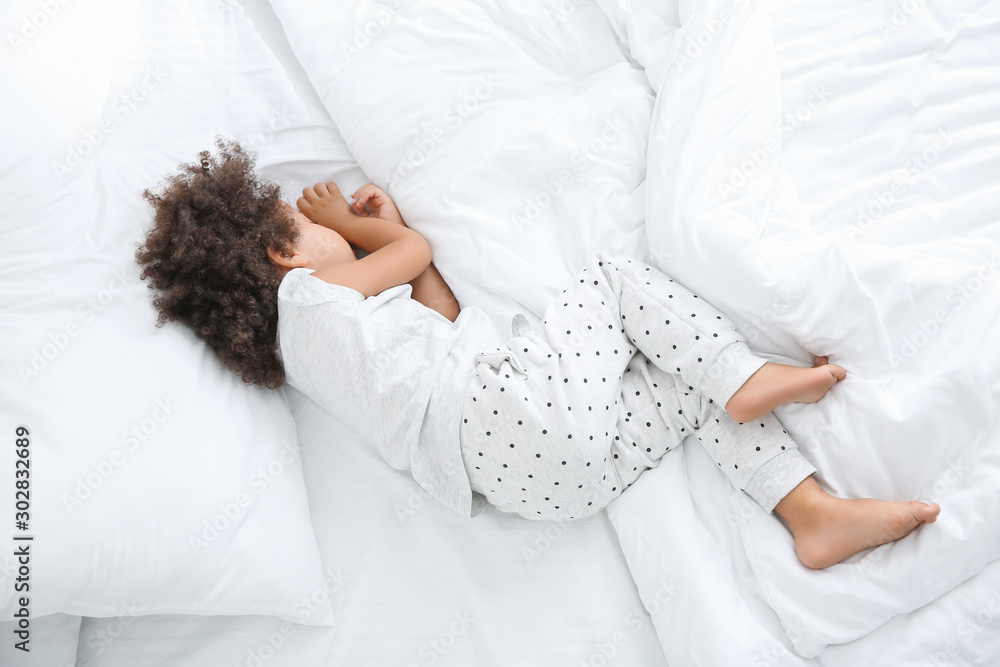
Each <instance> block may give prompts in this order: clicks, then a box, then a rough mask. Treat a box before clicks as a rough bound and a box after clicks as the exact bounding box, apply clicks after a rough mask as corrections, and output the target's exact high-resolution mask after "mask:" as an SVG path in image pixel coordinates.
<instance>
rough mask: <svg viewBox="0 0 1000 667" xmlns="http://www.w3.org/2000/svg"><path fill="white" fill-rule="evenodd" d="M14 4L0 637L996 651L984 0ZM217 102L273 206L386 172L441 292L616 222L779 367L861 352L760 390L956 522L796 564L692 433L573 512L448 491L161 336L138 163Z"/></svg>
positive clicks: (236, 643)
mask: <svg viewBox="0 0 1000 667" xmlns="http://www.w3.org/2000/svg"><path fill="white" fill-rule="evenodd" d="M0 16H2V19H0V21H2V23H0V25H2V27H3V28H4V30H3V31H2V32H3V34H4V35H5V37H6V39H7V42H8V47H9V48H7V49H6V50H5V52H4V55H3V57H2V59H0V72H2V77H3V89H4V91H5V95H6V97H5V99H7V100H8V103H7V104H5V105H3V114H4V117H3V120H4V123H3V129H2V132H3V146H4V150H3V153H2V156H3V157H2V163H0V164H2V167H3V178H2V180H0V193H2V201H3V202H4V206H5V213H4V215H3V216H2V218H0V220H2V223H0V248H2V250H3V257H4V261H3V263H2V264H0V272H2V276H3V280H0V304H2V306H3V308H2V309H0V335H2V336H3V339H2V341H3V343H5V344H4V345H2V346H0V350H2V351H0V354H2V355H3V369H4V371H5V378H4V381H3V383H2V384H0V393H2V405H3V429H4V431H3V433H4V437H6V438H7V442H6V444H5V445H4V446H3V447H2V448H0V451H2V452H3V454H2V455H0V462H2V464H3V470H4V471H5V472H4V473H3V475H4V480H3V482H2V484H4V485H6V486H5V489H7V490H6V491H5V496H4V497H6V498H10V499H12V500H8V501H5V502H8V503H9V505H7V507H6V509H4V512H5V516H8V517H9V519H8V524H7V525H9V526H10V530H9V535H10V538H13V539H10V540H9V542H8V545H9V548H7V549H5V550H4V556H2V557H0V603H2V606H3V621H2V622H0V624H2V629H3V632H2V636H3V637H4V639H3V641H2V642H0V664H3V665H7V664H12V665H45V666H61V665H78V666H80V667H112V666H115V665H130V666H132V665H142V666H143V667H146V666H150V667H153V666H163V667H167V666H173V665H184V666H188V665H195V666H197V665H213V666H215V665H247V666H248V667H251V666H254V667H260V666H261V665H267V666H268V667H276V666H277V667H280V666H282V665H288V666H295V667H309V666H313V665H315V666H320V665H324V666H325V665H331V666H332V665H338V666H339V665H345V666H351V667H353V666H355V665H371V666H375V665H378V666H383V665H401V666H410V665H421V666H422V665H432V664H437V665H470V664H474V665H546V666H549V665H565V666H567V667H569V666H574V667H576V666H578V665H593V666H595V667H599V666H601V665H641V666H644V667H647V666H649V667H651V666H653V665H671V666H674V667H677V666H681V667H686V666H687V665H724V666H729V665H750V666H752V667H757V666H771V665H816V666H820V667H846V666H853V665H914V666H923V665H935V666H938V665H995V664H997V663H998V661H1000V568H998V566H997V559H998V557H1000V540H998V536H1000V530H998V526H1000V454H998V452H1000V449H998V445H1000V442H998V438H1000V430H998V425H997V421H996V415H997V414H998V412H1000V410H998V407H1000V406H998V405H997V403H998V396H1000V387H998V382H1000V380H997V378H998V377H1000V373H998V372H997V371H998V370H1000V358H998V355H1000V353H998V351H997V346H996V345H995V341H996V340H997V334H1000V324H998V318H997V316H996V313H997V312H998V306H1000V281H995V280H993V278H994V277H995V276H996V275H997V272H998V270H1000V225H998V217H997V213H996V211H997V210H1000V186H998V183H1000V121H998V120H997V115H996V109H997V108H1000V76H998V75H1000V66H998V65H997V62H996V53H997V51H998V48H1000V11H998V9H997V7H996V6H994V5H991V4H990V3H987V2H982V1H981V0H976V1H972V0H970V1H969V2H956V3H951V4H950V5H949V6H948V7H947V8H946V9H945V8H938V7H934V6H931V5H928V4H926V3H920V2H916V1H914V2H909V1H907V2H869V3H863V4H862V3H855V4H848V5H844V4H843V3H834V2H828V1H825V0H824V1H821V2H816V3H810V4H809V5H808V6H805V5H802V4H801V3H792V2H790V1H789V0H771V1H770V2H750V1H749V0H734V1H732V2H721V1H715V0H711V1H701V0H699V1H698V2H688V1H686V0H685V1H682V2H680V3H670V2H666V3H653V2H642V1H640V0H597V1H593V2H592V1H589V0H588V1H585V0H545V1H542V2H511V3H493V2H489V1H487V0H477V1H475V2H463V3H456V2H451V1H450V0H436V1H435V0H425V1H423V2H409V1H406V0H386V1H385V2H375V1H374V0H352V1H350V2H348V1H345V2H341V3H337V4H336V5H335V6H333V7H330V6H327V3H322V4H321V3H318V2H293V1H291V0H271V2H270V3H267V2H264V1H263V0H253V1H250V0H247V1H246V2H242V3H241V2H236V1H235V0H216V1H213V2H207V1H206V2H196V1H194V0H183V1H179V2H176V3H172V4H171V6H170V8H169V9H168V8H166V7H160V6H155V7H154V6H148V7H146V6H140V5H138V4H135V3H127V2H124V1H122V0H94V1H93V2H91V3H87V4H86V5H83V4H73V3H60V2H50V3H47V2H15V3H8V5H7V6H5V7H4V8H3V9H0ZM12 101H15V102H12ZM219 133H222V134H224V135H225V136H229V137H233V138H236V139H238V140H240V141H241V142H242V143H243V144H244V145H245V146H248V147H251V148H253V149H254V150H256V151H257V153H258V155H259V161H258V164H259V167H260V170H261V171H262V173H264V174H265V175H267V176H269V177H271V178H274V179H276V180H278V181H279V182H280V183H281V184H282V185H283V188H284V194H285V196H286V197H287V198H288V199H289V200H291V201H294V199H295V197H296V194H295V193H296V192H297V191H298V190H300V189H301V187H303V186H304V185H307V184H311V183H313V182H315V181H317V180H335V181H337V182H338V183H339V184H340V185H341V188H342V189H343V190H344V191H345V192H346V191H353V188H355V187H357V186H359V185H361V184H363V183H366V182H369V181H371V182H374V183H376V184H377V185H379V186H381V187H383V188H384V189H385V190H386V191H387V192H388V193H389V194H390V195H391V196H392V197H393V199H394V200H395V201H396V203H397V205H398V206H399V209H400V211H401V212H402V214H403V216H404V218H405V219H406V220H407V222H408V224H410V225H411V226H412V227H414V228H415V229H417V230H418V231H420V232H421V233H422V234H424V235H425V236H426V237H427V238H428V240H429V241H430V242H431V245H432V248H433V250H434V253H435V262H436V264H437V265H438V267H439V269H440V270H441V272H442V274H443V275H444V277H445V278H446V279H447V280H448V282H449V284H451V285H452V287H453V289H454V291H455V293H456V295H457V297H458V299H459V301H460V303H462V304H463V305H476V306H479V307H482V308H484V309H487V310H504V311H511V310H515V311H517V312H521V313H523V314H524V315H525V316H526V317H528V318H529V319H537V317H538V316H539V314H540V312H541V310H542V309H543V308H544V306H545V304H546V303H547V302H548V300H549V299H550V298H551V297H552V296H554V295H555V294H556V293H557V292H558V291H559V290H560V289H561V286H562V285H563V284H564V283H565V282H566V281H567V279H568V278H569V277H570V276H571V275H572V274H573V273H574V272H575V271H576V270H577V269H578V268H579V267H580V266H582V265H583V263H584V262H585V261H586V259H587V258H588V257H589V256H590V255H591V254H592V253H593V252H594V251H596V250H599V249H600V250H605V251H608V252H612V253H617V254H625V255H630V256H634V257H638V258H640V259H643V260H646V261H650V262H652V263H655V264H658V265H659V266H661V268H663V269H664V270H666V271H667V272H668V273H670V274H671V275H673V276H674V277H676V278H677V279H679V280H681V281H682V282H685V283H686V284H688V285H689V286H690V287H692V288H693V289H695V290H696V291H697V292H698V293H699V294H703V295H704V296H705V297H706V298H708V299H710V300H711V301H712V302H713V303H715V304H716V305H717V306H718V307H719V308H720V309H721V310H723V311H725V312H726V313H727V314H728V315H729V316H730V317H732V318H733V320H734V321H735V322H736V323H737V325H738V326H739V327H740V329H741V331H743V332H744V334H745V335H746V336H747V338H748V340H749V342H750V344H751V346H752V347H753V348H754V349H755V350H756V351H757V352H759V353H760V354H762V355H764V356H766V357H768V358H770V359H772V360H776V361H783V362H786V363H806V362H807V360H808V359H809V355H811V354H829V355H830V357H831V360H832V361H834V362H836V363H840V364H842V365H843V366H845V367H846V368H847V369H848V371H849V373H850V376H849V378H848V380H847V381H845V382H844V383H842V384H841V385H839V386H838V387H836V388H835V389H834V390H833V391H832V392H831V393H830V395H829V396H827V398H825V399H824V400H823V401H822V402H821V403H819V404H816V405H810V406H798V405H797V406H787V407H785V408H782V409H780V410H779V411H778V413H777V414H778V416H779V418H780V419H781V420H782V422H783V424H784V425H785V426H786V428H788V430H789V432H790V433H791V434H792V435H793V436H794V437H795V438H796V440H797V441H798V442H799V443H800V445H801V446H802V448H803V450H805V452H806V453H807V455H808V456H809V457H810V459H811V460H813V461H814V463H815V464H816V465H817V467H818V468H819V469H820V471H821V474H820V479H821V481H822V482H823V483H824V484H825V485H826V487H827V488H828V489H830V490H831V491H832V492H834V493H837V494H841V495H850V496H876V497H883V498H890V499H908V498H918V499H921V500H926V501H934V502H938V503H940V505H941V507H942V514H941V518H940V519H939V520H938V522H937V523H936V524H933V525H928V526H924V527H921V528H920V529H918V530H917V531H916V533H915V534H914V535H913V536H911V537H909V538H907V539H906V540H904V541H902V542H899V543H897V544H893V545H887V546H885V547H881V548H879V549H875V550H872V551H869V552H864V553H862V554H859V555H858V556H856V557H853V558H852V559H849V560H848V561H847V562H845V563H843V564H839V565H836V566H834V567H831V568H828V569H827V570H824V571H821V572H815V571H809V570H806V569H805V568H803V567H801V566H800V565H799V564H798V562H797V561H796V560H795V556H794V553H793V552H792V550H791V543H790V538H789V537H788V535H787V532H786V531H785V529H784V527H783V526H782V525H781V524H780V522H779V520H778V519H776V518H775V517H773V516H766V515H763V513H762V512H760V511H759V510H755V508H754V506H753V505H752V504H751V503H750V502H749V501H748V499H746V498H744V497H743V496H742V494H740V493H739V492H737V491H734V490H733V489H731V488H730V487H728V485H727V483H726V481H725V479H724V478H723V476H722V474H721V473H720V472H719V471H718V470H716V469H715V468H714V467H713V465H714V464H713V462H712V461H711V460H709V459H708V457H707V456H706V455H705V453H704V451H703V450H701V449H700V448H699V447H698V446H697V444H696V443H688V444H686V445H685V446H684V447H683V448H681V449H680V450H678V451H675V452H671V453H670V454H669V455H668V456H667V457H665V458H664V459H663V461H662V462H661V463H660V465H659V466H657V467H656V468H655V469H653V470H651V471H649V472H647V473H646V474H644V475H643V476H642V477H641V478H640V480H639V482H637V483H636V484H635V485H633V486H632V487H631V488H630V489H629V490H628V492H627V493H625V494H624V495H623V496H622V497H621V498H620V499H618V500H617V501H615V503H613V504H612V506H610V507H609V508H608V510H607V511H606V512H603V513H601V514H599V515H597V516H594V517H591V518H588V519H585V520H580V521H573V522H567V523H553V522H531V521H527V520H523V519H520V518H519V517H514V516H505V515H501V514H500V513H498V512H495V511H492V510H489V511H487V512H486V513H484V514H483V515H481V516H479V517H477V518H475V519H465V518H463V517H461V516H459V515H457V514H455V513H454V512H452V511H450V510H448V509H447V508H445V507H443V506H440V505H438V504H436V502H435V501H434V500H433V499H432V498H431V497H430V496H429V495H428V494H427V493H426V492H424V491H423V490H422V489H421V488H420V487H419V485H417V484H416V483H415V482H414V481H413V480H412V479H411V478H410V476H409V475H408V474H407V473H406V472H405V471H399V470H395V469H392V468H390V467H389V466H388V465H386V463H385V462H384V461H383V460H382V459H381V458H380V456H379V455H378V452H377V450H376V449H375V448H374V446H373V445H372V444H371V443H368V442H366V441H365V440H364V439H362V438H361V437H360V436H358V435H357V434H356V433H353V432H351V430H350V429H349V428H348V427H347V426H345V425H344V424H342V423H340V422H338V421H337V420H336V419H335V418H334V417H332V416H331V415H329V414H327V413H326V412H324V411H323V410H322V409H320V408H319V407H318V406H316V405H315V404H314V403H312V402H311V401H310V400H308V399H307V398H305V397H304V396H303V395H301V394H300V393H298V392H297V391H295V390H294V389H292V388H285V389H283V390H281V391H278V392H262V391H259V390H257V389H253V388H249V387H245V386H243V385H242V383H240V382H239V380H238V379H237V378H235V377H234V376H232V374H230V373H228V372H227V371H225V369H224V368H222V366H221V364H220V363H219V362H218V361H217V360H216V359H215V358H214V357H213V356H212V355H211V353H209V352H208V350H206V349H205V348H204V346H203V345H202V344H201V343H200V342H198V341H197V340H196V339H195V338H194V337H193V336H191V335H190V334H189V333H188V332H186V331H183V330H181V329H179V328H176V327H172V326H165V327H163V328H161V329H157V328H156V327H154V322H155V319H156V316H155V311H154V310H153V308H152V306H151V304H150V302H149V295H148V293H147V289H146V288H145V285H144V284H143V283H142V282H141V281H140V280H139V278H138V269H137V267H136V266H135V265H134V261H133V260H132V254H133V252H134V249H135V243H136V241H138V240H139V239H140V238H141V236H142V233H143V230H144V229H145V228H146V227H147V226H148V224H149V223H150V220H151V211H150V210H149V209H148V207H147V206H146V205H145V203H144V202H143V201H142V199H141V197H140V193H141V192H142V190H143V189H144V188H146V187H153V186H155V185H156V183H157V182H158V180H159V179H160V178H161V177H162V176H163V175H164V174H166V173H168V172H170V171H172V170H173V169H174V168H175V167H176V165H177V164H178V163H179V162H182V161H190V160H193V159H194V158H195V156H196V155H197V152H198V151H200V150H205V149H210V148H211V146H212V142H213V140H214V138H215V136H217V135H218V134H219ZM19 427H20V430H18V429H19ZM18 461H22V462H23V461H27V463H20V464H19V463H18ZM17 470H27V471H28V472H27V473H25V474H24V475H21V476H18V475H16V471H17ZM24 480H27V481H26V483H24V484H21V485H20V486H18V482H19V481H24ZM19 490H20V491H29V492H30V494H25V495H27V496H28V497H27V498H24V497H22V498H18V497H17V496H16V495H15V494H16V492H17V491H19ZM18 500H23V501H24V502H25V503H26V504H24V505H22V506H18V505H17V504H16V502H17V501H18ZM16 512H23V513H24V514H23V515H16V514H15V513H16ZM18 521H23V522H24V523H23V524H18V523H17V522H18ZM4 539H9V538H8V536H7V535H5V536H4ZM25 550H27V552H26V551H25ZM18 554H22V555H21V556H19V555H18ZM24 568H27V570H26V571H25V570H24ZM18 585H27V586H30V589H29V590H28V591H27V592H25V591H24V590H21V589H18V588H17V586H18ZM26 596H27V597H29V599H28V600H22V599H21V598H22V597H26ZM19 632H20V633H21V634H18V633H19ZM25 640H27V641H28V644H22V647H24V648H29V647H30V649H31V650H30V652H25V651H23V650H19V648H18V646H17V645H18V642H23V641H25Z"/></svg>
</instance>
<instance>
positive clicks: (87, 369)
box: [0, 2, 336, 641]
mask: <svg viewBox="0 0 1000 667" xmlns="http://www.w3.org/2000/svg"><path fill="white" fill-rule="evenodd" d="M28 4H29V5H30V3H28ZM122 9H123V11H127V12H128V13H129V14H130V16H128V17H127V19H128V21H130V22H131V23H130V26H129V31H126V32H128V33H129V34H131V32H135V33H139V34H142V35H144V38H143V40H142V41H141V42H131V41H129V39H127V38H123V39H122V41H121V42H120V43H118V45H117V48H116V49H111V50H101V49H97V50H95V51H94V52H92V51H90V50H89V49H76V48H75V47H74V45H75V44H78V43H79V42H80V41H81V40H83V41H87V43H90V42H93V43H95V44H97V43H100V44H103V43H110V42H114V41H116V40H117V37H118V32H116V31H120V26H117V25H116V24H115V23H114V22H108V21H105V19H104V18H101V17H102V16H104V15H103V14H102V13H101V12H95V11H93V10H92V9H90V8H86V11H84V8H76V7H75V6H73V5H69V6H66V7H63V8H61V9H60V12H61V15H60V16H59V18H60V21H58V22H57V21H53V22H52V23H51V25H50V26H48V27H47V28H46V30H45V31H42V32H40V33H39V35H38V36H37V38H35V39H33V40H32V41H31V43H30V45H29V46H26V47H25V50H24V52H23V53H22V54H21V55H20V60H19V61H18V65H19V67H20V68H22V69H16V70H12V71H13V72H15V74H16V75H15V74H11V73H10V71H8V70H3V71H0V74H2V75H3V78H4V80H3V81H2V83H3V84H4V89H5V90H6V91H7V93H8V94H9V95H10V96H11V97H12V99H13V98H15V97H16V98H17V99H21V100H24V104H23V105H17V109H14V110H12V115H13V118H11V122H9V123H6V122H5V123H4V126H3V128H2V129H0V132H2V136H0V143H2V144H3V145H4V146H5V147H6V148H5V150H4V152H3V154H2V163H0V171H2V172H3V173H4V178H3V179H2V180H0V200H2V201H3V202H4V215H3V216H2V218H0V239H2V242H0V248H2V251H3V261H2V262H0V305H2V307H0V368H3V370H4V378H3V381H2V382H0V405H2V406H3V409H2V419H0V434H2V436H0V442H2V446H0V470H2V471H3V473H2V475H0V496H2V497H3V498H5V499H6V500H5V501H4V503H5V504H4V505H3V506H2V507H3V510H2V511H3V515H4V516H5V517H6V518H5V524H4V525H5V528H4V530H3V532H2V536H3V537H2V539H3V542H2V544H3V552H2V555H0V614H2V615H3V618H6V619H9V618H12V615H13V614H14V613H15V612H16V611H17V610H18V609H20V608H21V607H22V606H24V605H22V601H21V599H20V598H22V597H25V598H27V600H26V602H27V603H28V604H27V607H28V609H29V610H30V613H31V617H32V619H38V618H39V617H42V616H45V615H46V614H54V613H64V614H74V615H84V616H109V617H117V616H120V615H122V614H150V613H186V614H196V615H204V614H270V615H275V616H279V617H281V618H284V619H287V620H290V621H295V622H301V623H308V624H329V623H331V622H332V611H331V607H330V604H329V601H328V600H326V589H325V585H324V576H323V570H322V567H321V563H320V557H319V551H318V548H317V545H316V540H315V535H314V533H313V530H312V524H311V521H310V516H309V506H308V501H307V497H306V490H305V485H304V481H303V477H302V470H301V463H300V460H299V456H298V444H297V435H296V429H295V424H294V421H293V419H292V417H291V415H290V413H289V411H288V407H287V404H286V402H285V397H284V394H283V392H266V391H262V390H260V389H257V388H252V387H248V386H246V385H244V384H243V383H242V381H241V380H240V379H239V378H238V377H236V375H234V374H233V373H231V372H230V371H228V370H226V369H225V368H224V367H223V366H222V364H221V363H220V362H219V361H218V360H217V358H216V356H215V355H214V354H213V353H212V352H211V351H209V350H208V349H207V348H206V347H205V345H204V344H203V343H201V342H200V341H197V340H196V339H195V337H194V336H193V335H192V334H191V333H190V332H188V331H187V330H186V329H183V328H182V327H179V326H174V325H170V326H166V327H164V328H162V329H157V328H155V326H154V323H155V321H156V313H155V311H154V309H153V307H152V305H151V302H150V295H149V290H148V289H147V288H146V285H145V284H144V283H142V282H140V281H139V280H138V272H139V270H138V266H136V264H135V261H134V258H133V253H134V250H135V244H136V242H137V241H138V240H140V239H141V238H142V236H143V232H144V229H145V227H146V226H148V224H149V222H150V220H151V217H152V211H151V209H150V207H149V206H148V205H147V204H146V203H145V202H144V201H142V200H141V198H140V197H139V193H140V192H141V191H142V189H143V188H144V187H154V186H156V184H157V182H158V181H159V180H160V178H161V177H162V176H163V175H164V174H166V173H167V172H170V171H173V170H174V169H175V168H176V166H177V164H178V162H180V161H182V160H184V161H191V160H193V159H194V158H195V156H196V154H197V151H199V150H202V149H206V148H211V147H212V137H213V135H214V134H215V131H216V128H225V129H228V130H230V131H232V133H233V134H234V135H236V136H237V137H238V138H241V139H245V140H246V141H245V142H244V143H245V144H246V145H247V146H249V147H257V148H260V149H261V153H262V158H264V155H265V154H266V155H267V157H266V159H262V162H264V163H268V164H270V165H272V166H271V167H269V168H268V171H270V172H272V175H279V176H280V175H282V173H281V169H280V168H279V166H278V165H279V163H288V164H289V165H290V166H291V169H289V170H288V172H287V173H288V174H291V173H294V172H295V170H296V169H298V168H299V167H300V166H301V165H297V164H296V163H295V162H294V161H295V160H296V159H298V160H309V159H316V157H317V156H316V155H315V154H314V153H321V152H323V151H326V152H327V153H328V154H329V155H330V156H332V153H330V151H329V150H328V146H329V144H330V143H331V142H330V138H332V137H335V136H336V133H335V131H334V130H333V128H332V127H331V126H330V124H329V121H328V120H325V121H323V122H322V126H321V123H320V121H319V120H317V119H321V115H320V114H321V113H322V111H321V110H319V113H316V109H311V108H306V106H305V105H304V103H303V102H302V100H301V99H300V98H299V97H298V96H297V95H296V94H295V92H294V90H293V89H292V86H291V85H290V83H289V82H288V79H287V77H286V76H285V74H284V72H283V71H282V69H281V67H280V65H279V64H278V62H277V61H276V60H275V59H274V58H273V56H272V55H271V54H270V53H269V52H268V51H267V50H266V48H265V47H264V45H263V43H262V42H261V41H260V38H259V36H258V35H257V34H256V32H255V31H254V29H253V26H252V24H250V22H249V21H248V20H247V19H246V18H245V17H243V16H242V15H241V13H240V12H239V10H238V7H236V6H226V7H225V8H223V7H222V6H221V4H220V5H219V6H213V5H211V4H200V3H194V2H192V3H186V4H185V7H184V8H183V9H184V10H183V11H178V10H177V8H176V7H173V6H172V7H170V8H166V7H164V8H158V7H154V6H148V7H144V8H139V7H138V6H130V7H127V8H125V7H123V8H122ZM25 15H28V14H25ZM99 15H100V16H99ZM115 15H116V16H117V14H116V13H115ZM95 17H96V18H95ZM126 37H127V35H126ZM88 40H89V41H88ZM29 47H30V48H29ZM191 54H195V55H191ZM29 67H30V68H32V69H29ZM70 81H71V82H72V83H73V85H72V86H65V87H64V86H59V85H54V84H55V83H57V82H62V83H65V82H70ZM46 82H47V83H49V84H53V85H43V84H45V83H46ZM220 82H224V84H225V85H220ZM126 109H127V110H128V113H127V114H126V113H125V112H124V110H126ZM326 159H327V160H330V159H332V157H327V158H326ZM57 163H58V164H59V165H61V166H60V167H59V168H57V167H56V164H57ZM329 167H330V163H329V162H327V163H323V162H314V163H312V169H313V170H314V171H319V172H320V175H321V176H322V177H326V176H327V174H328V172H329ZM286 175H287V174H286ZM18 425H23V426H25V427H27V432H28V433H27V435H26V436H25V437H26V438H27V439H28V441H29V443H30V444H28V445H27V446H26V447H24V448H22V449H21V450H18V449H16V448H15V445H16V440H15V438H16V437H17V436H16V433H15V428H16V427H17V426H18ZM18 451H24V452H26V458H23V459H17V456H18V454H17V452H18ZM16 459H17V460H23V461H30V468H28V469H27V472H28V473H30V476H29V477H27V478H21V480H19V481H22V482H23V481H25V479H27V480H28V481H30V488H29V489H21V490H24V491H27V492H28V493H29V494H30V495H29V497H28V499H27V500H26V501H25V502H26V503H30V505H29V506H26V507H27V509H26V510H25V511H26V517H25V518H24V520H25V522H26V524H27V525H26V529H25V530H23V531H22V530H19V529H18V527H17V526H16V524H15V523H14V521H15V520H16V519H18V518H20V517H15V515H14V511H15V509H16V506H15V500H16V499H15V495H14V493H15V488H14V485H15V477H14V475H15V470H16V469H15V460H16ZM13 536H32V537H33V538H34V539H33V541H30V542H28V541H15V540H12V539H11V538H12V537H13ZM23 546H28V548H29V553H30V559H29V562H28V563H25V566H26V567H28V568H30V570H29V572H28V574H27V575H26V576H30V581H29V582H28V583H29V584H30V589H29V590H26V591H16V590H15V577H17V576H19V571H18V569H17V568H18V567H19V566H20V564H19V563H17V561H16V559H15V557H14V552H15V549H16V548H17V547H23ZM18 583H20V582H18ZM5 641H6V640H5Z"/></svg>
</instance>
